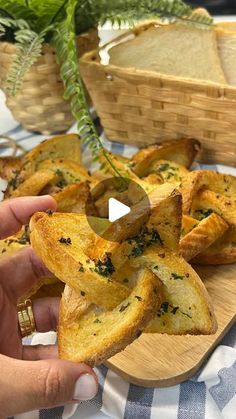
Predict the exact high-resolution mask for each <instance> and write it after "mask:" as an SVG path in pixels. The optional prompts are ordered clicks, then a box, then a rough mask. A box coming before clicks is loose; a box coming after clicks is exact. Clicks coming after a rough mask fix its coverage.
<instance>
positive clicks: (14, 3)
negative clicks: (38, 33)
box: [0, 0, 37, 28]
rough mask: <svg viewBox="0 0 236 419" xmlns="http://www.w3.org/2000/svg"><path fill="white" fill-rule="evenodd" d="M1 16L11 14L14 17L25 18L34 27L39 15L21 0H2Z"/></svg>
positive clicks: (0, 5)
mask: <svg viewBox="0 0 236 419" xmlns="http://www.w3.org/2000/svg"><path fill="white" fill-rule="evenodd" d="M0 16H3V17H4V16H9V17H11V18H12V19H24V20H26V21H27V22H28V24H29V26H30V27H31V28H32V27H33V25H34V22H35V21H36V20H37V15H36V14H35V13H34V12H33V10H31V9H30V8H29V7H27V6H26V4H23V3H22V2H21V1H20V0H0Z"/></svg>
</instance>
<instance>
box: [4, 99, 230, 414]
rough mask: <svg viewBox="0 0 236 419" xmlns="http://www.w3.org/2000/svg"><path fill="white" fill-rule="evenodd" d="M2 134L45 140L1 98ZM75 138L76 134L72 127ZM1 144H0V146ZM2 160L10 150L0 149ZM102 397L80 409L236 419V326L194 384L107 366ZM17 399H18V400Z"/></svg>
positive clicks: (122, 150) (127, 150) (41, 339)
mask: <svg viewBox="0 0 236 419" xmlns="http://www.w3.org/2000/svg"><path fill="white" fill-rule="evenodd" d="M0 118H1V120H0V134H5V135H7V136H9V137H12V138H14V139H15V140H17V143H18V144H20V145H21V146H22V147H24V149H25V150H29V149H31V148H32V147H34V146H35V145H37V144H38V143H39V142H41V141H42V140H44V139H45V136H43V135H37V134H33V133H30V132H27V131H25V130H24V129H22V127H21V126H20V125H19V124H18V123H17V122H16V121H15V120H14V119H13V118H12V116H11V114H10V112H9V111H8V110H7V109H6V107H5V105H4V98H3V95H2V96H1V94H0ZM70 132H76V128H75V127H72V128H71V130H70ZM102 139H103V142H104V145H105V146H106V147H107V148H108V149H109V150H111V151H113V152H114V153H118V154H122V155H124V156H127V157H131V156H132V154H133V153H134V152H135V151H136V148H135V147H131V146H127V145H123V144H120V143H118V142H117V143H115V142H113V143H110V142H109V141H107V140H106V139H105V137H104V136H103V135H102ZM0 144H1V143H0ZM0 154H1V155H7V154H9V150H7V149H2V148H0ZM83 154H84V163H85V164H86V165H91V159H90V156H89V154H88V150H87V149H85V150H84V153H83ZM199 168H207V169H213V170H217V171H219V172H224V173H229V174H234V175H236V169H234V168H231V167H227V166H222V165H214V166H213V165H201V166H200V165H196V166H195V169H199ZM55 340H56V336H55V334H54V333H53V332H50V333H44V334H40V333H39V334H37V335H35V336H34V338H33V340H32V344H37V343H45V344H46V343H47V344H48V343H54V342H55ZM95 370H96V373H97V375H98V379H99V391H98V394H97V396H96V397H95V399H94V400H92V401H89V402H83V403H82V404H81V405H83V410H84V406H86V405H87V406H88V405H89V404H93V405H95V406H96V407H97V408H98V409H101V410H102V412H104V413H105V414H106V415H107V416H108V417H111V418H115V419H123V418H125V419H157V418H158V419H220V418H224V419H233V418H236V325H234V326H233V327H232V328H231V330H230V331H229V332H228V333H227V335H226V336H225V337H224V339H223V340H222V341H221V342H220V344H219V346H218V347H217V348H216V349H215V350H214V352H213V354H212V355H211V356H210V358H209V359H208V361H207V362H205V364H204V366H203V367H202V368H201V369H200V370H199V371H198V373H197V374H196V375H195V376H194V377H192V378H191V379H190V380H188V381H185V382H184V383H182V384H180V385H176V386H173V387H169V388H161V389H159V388H155V389H154V388H142V387H138V386H135V385H133V384H129V383H128V382H126V381H124V380H123V379H122V378H121V377H119V376H118V375H117V374H115V373H114V372H113V371H111V370H110V369H108V368H106V367H105V366H103V365H102V366H100V367H99V368H96V369H95ZM13 397H14V395H13ZM81 405H74V406H71V405H70V406H66V407H63V406H62V407H57V408H53V409H42V410H40V411H34V412H28V413H27V414H23V415H17V416H15V419H16V418H18V419H62V418H64V419H65V418H70V417H71V418H74V419H76V418H78V419H79V418H80V410H81Z"/></svg>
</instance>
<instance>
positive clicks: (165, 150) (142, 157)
mask: <svg viewBox="0 0 236 419" xmlns="http://www.w3.org/2000/svg"><path fill="white" fill-rule="evenodd" d="M199 150H200V143H199V141H197V140H194V139H191V138H188V139H186V138H185V139H179V140H176V141H171V142H166V143H163V144H154V145H151V146H149V147H146V148H144V149H141V150H140V151H138V152H137V153H136V154H135V155H134V156H133V158H132V163H133V164H132V170H133V171H134V172H135V173H136V174H137V175H138V176H144V175H145V174H148V173H149V169H150V166H151V164H152V163H153V162H155V161H157V160H162V159H164V160H171V161H174V162H176V163H178V164H180V165H182V166H185V167H186V168H189V167H190V166H191V164H192V163H193V160H194V159H195V157H196V155H197V153H198V152H199Z"/></svg>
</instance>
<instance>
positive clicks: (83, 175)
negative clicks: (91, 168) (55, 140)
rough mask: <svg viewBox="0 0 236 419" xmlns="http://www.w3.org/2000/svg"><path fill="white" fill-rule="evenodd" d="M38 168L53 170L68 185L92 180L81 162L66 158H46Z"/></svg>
mask: <svg viewBox="0 0 236 419" xmlns="http://www.w3.org/2000/svg"><path fill="white" fill-rule="evenodd" d="M37 170H51V171H53V172H54V173H55V174H57V175H59V176H60V177H62V178H63V180H64V182H65V184H67V185H68V184H72V183H80V182H84V181H86V180H90V176H89V174H88V171H87V170H86V169H85V168H84V167H83V166H82V165H81V164H79V163H78V162H75V161H73V160H68V159H65V158H64V159H62V158H60V159H48V160H44V161H42V162H40V163H39V164H38V167H37Z"/></svg>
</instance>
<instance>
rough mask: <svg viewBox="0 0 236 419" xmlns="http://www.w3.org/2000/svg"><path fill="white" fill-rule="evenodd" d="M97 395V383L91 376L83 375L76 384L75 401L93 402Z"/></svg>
mask: <svg viewBox="0 0 236 419" xmlns="http://www.w3.org/2000/svg"><path fill="white" fill-rule="evenodd" d="M96 394H97V383H96V381H95V378H94V377H93V376H92V375H91V374H82V375H81V376H80V377H79V378H78V380H77V381H76V383H75V389H74V395H73V400H81V401H82V400H91V399H93V398H94V397H95V396H96Z"/></svg>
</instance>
